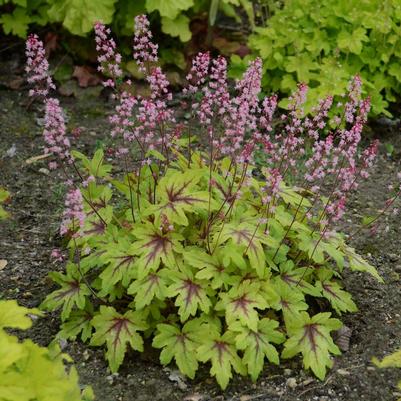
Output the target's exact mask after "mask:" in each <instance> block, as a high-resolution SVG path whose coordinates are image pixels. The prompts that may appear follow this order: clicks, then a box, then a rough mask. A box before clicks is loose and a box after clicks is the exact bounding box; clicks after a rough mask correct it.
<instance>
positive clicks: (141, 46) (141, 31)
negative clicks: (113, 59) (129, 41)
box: [133, 15, 158, 73]
mask: <svg viewBox="0 0 401 401" xmlns="http://www.w3.org/2000/svg"><path fill="white" fill-rule="evenodd" d="M149 25H150V24H149V20H148V18H147V16H146V15H137V16H136V17H135V34H134V46H133V49H134V59H135V61H136V62H137V64H138V67H139V70H140V71H142V72H143V73H145V72H146V69H147V68H146V67H148V65H149V63H154V62H157V60H158V56H157V50H158V46H157V45H156V44H154V43H153V42H152V40H151V39H152V32H151V31H150V30H149ZM148 72H149V71H148Z"/></svg>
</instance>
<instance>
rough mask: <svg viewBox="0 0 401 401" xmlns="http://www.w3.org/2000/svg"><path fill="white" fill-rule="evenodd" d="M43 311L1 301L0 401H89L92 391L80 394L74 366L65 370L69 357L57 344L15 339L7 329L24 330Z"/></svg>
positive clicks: (86, 389)
mask: <svg viewBox="0 0 401 401" xmlns="http://www.w3.org/2000/svg"><path fill="white" fill-rule="evenodd" d="M41 314H42V312H40V311H39V310H37V309H27V308H24V307H22V306H19V305H18V304H17V302H16V301H4V300H1V301H0V344H1V351H0V353H1V358H0V400H2V401H30V400H41V401H42V400H43V401H52V400H57V401H59V400H60V401H91V400H93V392H92V389H91V388H90V387H86V388H85V389H84V390H83V391H82V393H81V390H80V387H79V383H78V374H77V372H76V370H75V368H74V367H70V368H69V370H68V371H67V370H66V366H65V364H64V362H65V361H67V362H71V358H70V357H69V356H68V355H66V354H62V353H61V352H60V350H59V349H58V348H57V347H53V348H44V347H40V346H39V345H37V344H35V343H33V342H32V341H31V340H29V339H28V340H24V341H22V342H21V341H18V338H17V337H15V336H12V335H10V334H8V333H7V332H6V330H5V329H6V328H12V329H22V330H27V329H29V328H30V327H31V325H32V318H37V317H38V316H40V315H41Z"/></svg>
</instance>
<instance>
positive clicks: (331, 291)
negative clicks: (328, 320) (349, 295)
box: [322, 283, 341, 299]
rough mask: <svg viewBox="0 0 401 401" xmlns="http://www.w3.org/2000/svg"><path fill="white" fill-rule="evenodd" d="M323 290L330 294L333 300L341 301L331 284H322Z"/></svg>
mask: <svg viewBox="0 0 401 401" xmlns="http://www.w3.org/2000/svg"><path fill="white" fill-rule="evenodd" d="M322 287H323V289H324V290H325V291H326V292H328V293H329V294H330V295H331V296H332V297H333V298H337V299H341V298H340V297H339V296H338V295H337V294H336V293H335V292H334V291H333V290H332V288H331V286H330V284H327V283H325V284H322Z"/></svg>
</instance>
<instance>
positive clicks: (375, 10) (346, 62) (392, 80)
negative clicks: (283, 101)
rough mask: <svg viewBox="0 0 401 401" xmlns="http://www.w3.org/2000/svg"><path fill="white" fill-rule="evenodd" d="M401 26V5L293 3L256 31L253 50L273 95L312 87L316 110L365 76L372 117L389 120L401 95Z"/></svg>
mask: <svg viewBox="0 0 401 401" xmlns="http://www.w3.org/2000/svg"><path fill="white" fill-rule="evenodd" d="M400 22H401V4H400V2H399V1H398V0H388V1H381V0H364V1H359V0H342V1H338V0H327V1H319V0H292V1H287V2H285V4H284V6H283V8H282V9H281V10H276V12H275V14H274V15H273V16H272V17H271V18H270V19H269V20H268V21H267V23H266V26H265V27H260V28H256V29H255V31H254V33H253V34H252V35H251V36H250V38H249V45H250V47H251V48H252V49H253V50H254V52H255V53H256V54H258V55H260V57H262V59H263V60H264V68H265V71H266V74H265V79H264V81H263V84H264V87H265V88H266V89H267V90H274V91H277V90H280V91H281V92H282V93H286V94H289V93H291V92H292V91H293V90H295V88H296V85H297V82H305V83H309V84H310V86H311V89H310V93H309V101H310V103H309V106H310V105H313V104H315V103H316V101H317V100H318V99H319V98H322V97H324V96H326V95H327V94H331V95H341V94H343V93H345V92H346V89H347V84H348V80H349V77H350V76H354V75H355V74H359V75H360V76H361V77H362V78H363V81H364V83H365V85H366V86H365V90H366V92H367V93H368V94H369V96H370V97H371V100H372V112H373V113H374V114H380V113H385V114H387V115H389V113H388V106H389V103H390V102H394V101H395V100H396V96H397V95H399V94H400V93H401V73H400V68H399V65H400V61H401V36H400ZM233 57H234V60H233V61H234V64H236V65H237V66H238V67H240V66H241V65H242V63H241V61H240V59H239V58H238V56H233Z"/></svg>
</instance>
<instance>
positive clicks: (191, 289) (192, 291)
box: [180, 279, 200, 306]
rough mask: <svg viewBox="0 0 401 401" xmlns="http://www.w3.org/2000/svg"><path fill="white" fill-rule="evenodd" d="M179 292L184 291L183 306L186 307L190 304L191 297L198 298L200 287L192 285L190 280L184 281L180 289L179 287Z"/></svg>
mask: <svg viewBox="0 0 401 401" xmlns="http://www.w3.org/2000/svg"><path fill="white" fill-rule="evenodd" d="M180 290H185V292H186V295H185V306H188V305H189V304H190V303H191V301H192V298H193V297H196V298H200V296H199V290H200V285H198V284H196V283H194V282H193V281H191V280H190V279H187V280H185V281H184V283H183V285H182V287H180Z"/></svg>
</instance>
